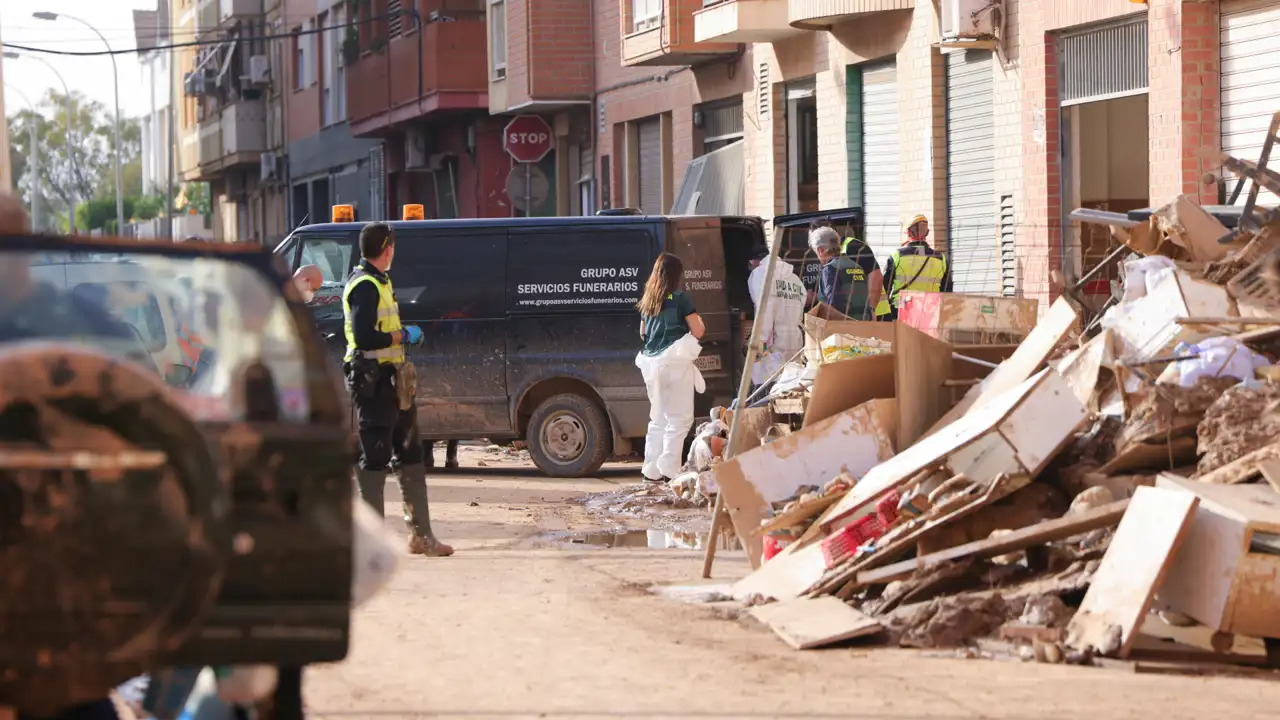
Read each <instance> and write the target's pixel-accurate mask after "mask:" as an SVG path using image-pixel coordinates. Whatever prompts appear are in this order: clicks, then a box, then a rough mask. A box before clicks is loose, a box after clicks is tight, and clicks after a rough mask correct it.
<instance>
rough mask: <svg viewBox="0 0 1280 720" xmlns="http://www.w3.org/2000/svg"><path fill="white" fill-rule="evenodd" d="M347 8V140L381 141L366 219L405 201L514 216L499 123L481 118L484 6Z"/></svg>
mask: <svg viewBox="0 0 1280 720" xmlns="http://www.w3.org/2000/svg"><path fill="white" fill-rule="evenodd" d="M345 5H346V10H345V12H346V13H347V15H346V18H347V23H346V25H347V27H345V28H344V29H343V35H342V38H341V42H340V43H339V47H340V51H339V53H340V55H341V60H342V64H341V74H342V76H343V79H344V80H345V83H346V97H345V102H346V107H345V115H346V122H347V125H348V127H349V131H350V133H351V135H352V136H353V137H355V138H360V139H366V140H378V141H381V146H380V149H375V150H373V151H372V152H371V155H370V165H369V184H370V186H371V188H370V193H371V194H370V201H371V202H372V203H374V204H376V205H377V206H378V208H377V209H371V210H370V212H369V214H368V217H379V216H387V217H392V218H398V217H400V213H401V208H402V207H403V206H404V205H406V204H419V205H422V206H423V208H424V212H425V215H426V217H428V218H454V217H506V216H509V215H511V214H513V212H514V209H513V208H512V207H511V204H510V203H509V202H507V198H506V193H505V191H504V187H505V183H506V180H507V172H506V160H505V158H506V154H505V152H504V151H503V147H502V126H503V123H502V121H501V120H500V119H498V118H493V117H490V116H489V113H488V108H489V101H488V96H487V92H488V79H487V77H486V72H485V59H484V54H485V19H484V18H485V11H484V0H354V1H353V0H348V1H347V2H346V3H345ZM352 21H354V24H353V23H352ZM331 22H332V21H331ZM335 41H336V40H335ZM304 53H305V51H304ZM308 66H309V67H310V66H311V63H308ZM317 67H319V66H318V65H317ZM321 93H323V90H321ZM295 97H296V96H295ZM379 213H381V214H382V215H379ZM548 214H549V213H548Z"/></svg>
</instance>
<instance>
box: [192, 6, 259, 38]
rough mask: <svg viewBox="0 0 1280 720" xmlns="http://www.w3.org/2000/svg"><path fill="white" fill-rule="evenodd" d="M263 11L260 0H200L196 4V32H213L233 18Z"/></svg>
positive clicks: (253, 14) (249, 15)
mask: <svg viewBox="0 0 1280 720" xmlns="http://www.w3.org/2000/svg"><path fill="white" fill-rule="evenodd" d="M261 12H262V5H261V2H260V0H200V2H199V4H198V5H197V6H196V34H197V35H201V34H204V33H208V32H213V31H214V30H217V29H219V28H221V27H223V26H224V25H227V24H228V23H230V22H231V21H232V20H237V19H241V18H248V17H253V16H256V15H258V14H260V13H261Z"/></svg>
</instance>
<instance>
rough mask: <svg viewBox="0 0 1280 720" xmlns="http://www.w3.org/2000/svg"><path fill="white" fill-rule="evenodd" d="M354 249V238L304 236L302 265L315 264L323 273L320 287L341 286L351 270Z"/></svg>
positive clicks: (300, 265)
mask: <svg viewBox="0 0 1280 720" xmlns="http://www.w3.org/2000/svg"><path fill="white" fill-rule="evenodd" d="M354 251H355V241H354V240H339V239H336V238H306V239H304V240H303V241H302V262H301V263H300V264H299V267H302V266H303V265H315V266H316V267H318V268H320V273H321V274H322V275H324V285H322V287H331V286H341V285H343V284H344V283H346V281H347V275H348V273H349V271H350V270H351V256H352V254H353V253H354Z"/></svg>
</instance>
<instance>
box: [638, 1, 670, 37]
mask: <svg viewBox="0 0 1280 720" xmlns="http://www.w3.org/2000/svg"><path fill="white" fill-rule="evenodd" d="M662 2H663V0H631V32H643V31H645V30H651V29H653V28H656V27H658V26H659V25H661V24H662Z"/></svg>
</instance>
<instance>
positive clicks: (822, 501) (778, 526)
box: [756, 492, 844, 534]
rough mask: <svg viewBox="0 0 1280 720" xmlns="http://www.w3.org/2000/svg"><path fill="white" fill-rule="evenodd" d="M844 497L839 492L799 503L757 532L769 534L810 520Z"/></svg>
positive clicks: (775, 517)
mask: <svg viewBox="0 0 1280 720" xmlns="http://www.w3.org/2000/svg"><path fill="white" fill-rule="evenodd" d="M842 497H844V493H843V492H838V493H831V494H830V495H824V496H822V497H820V498H816V499H814V500H809V501H808V502H802V503H799V504H798V505H796V506H795V507H793V508H791V509H790V510H788V511H787V512H783V513H778V514H777V515H775V516H774V517H773V519H772V520H770V521H769V522H768V523H767V524H765V525H761V526H760V529H759V530H757V531H756V532H758V533H760V534H767V533H771V532H773V531H774V530H782V529H784V528H789V527H791V526H793V525H799V524H800V523H802V522H804V521H805V520H808V519H809V518H812V517H814V516H816V515H818V514H820V513H822V512H823V511H825V510H826V509H827V508H829V507H831V506H832V505H835V504H836V502H838V501H839V500H840V498H842Z"/></svg>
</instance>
